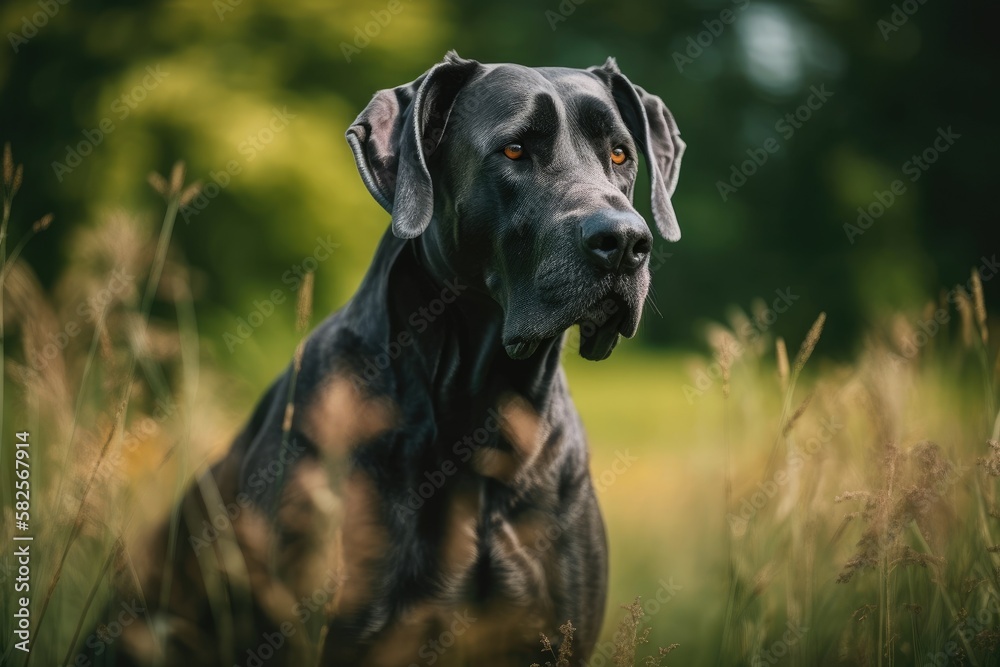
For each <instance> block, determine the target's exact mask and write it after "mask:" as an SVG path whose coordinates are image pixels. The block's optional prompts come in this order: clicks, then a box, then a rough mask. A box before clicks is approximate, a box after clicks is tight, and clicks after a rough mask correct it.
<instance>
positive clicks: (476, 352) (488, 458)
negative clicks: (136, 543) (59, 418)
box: [118, 52, 684, 667]
mask: <svg viewBox="0 0 1000 667" xmlns="http://www.w3.org/2000/svg"><path fill="white" fill-rule="evenodd" d="M347 140H348V142H349V144H350V147H351V150H352V151H353V153H354V158H355V160H356V162H357V167H358V171H359V172H360V174H361V179H362V181H363V182H364V184H365V186H366V187H367V188H368V191H369V192H370V193H371V195H372V196H373V197H374V198H375V200H376V201H377V202H378V203H379V204H381V205H382V206H383V207H384V208H385V209H386V210H387V211H388V212H389V213H390V214H391V215H392V223H391V228H390V230H389V231H387V232H386V234H385V235H384V237H383V238H382V241H381V242H380V244H379V246H378V249H377V250H376V251H375V257H374V259H373V260H372V263H371V267H370V269H369V271H368V273H367V275H366V276H365V278H364V280H363V282H362V284H361V286H360V288H359V290H358V292H357V294H356V295H355V296H354V297H353V298H352V299H351V301H350V302H349V303H348V304H347V305H346V306H345V307H344V308H343V309H341V310H340V311H338V312H337V313H335V314H334V315H332V316H330V317H329V318H327V319H326V321H324V322H323V323H322V324H321V325H320V326H319V327H318V328H317V329H316V330H315V331H314V332H313V333H312V334H311V335H310V336H309V337H308V338H307V340H306V341H305V343H304V344H303V346H302V347H300V349H299V351H298V353H297V354H296V358H295V361H294V363H292V364H291V365H290V367H289V369H288V370H287V372H285V373H284V374H283V375H282V376H281V377H280V378H279V379H278V380H277V381H276V382H275V383H274V385H273V386H272V387H271V388H270V390H269V391H268V392H267V394H266V395H265V396H264V398H263V399H262V401H261V402H260V404H259V405H258V407H257V408H256V411H255V412H254V414H253V415H252V417H251V419H250V421H249V423H248V424H247V425H246V427H245V429H244V430H243V431H242V433H241V434H240V435H239V436H238V437H237V438H236V441H235V442H234V444H233V446H232V448H231V450H230V452H229V454H228V456H227V457H226V458H224V459H223V460H222V461H221V462H220V463H218V464H217V465H216V466H214V468H213V469H212V470H211V471H210V473H208V474H206V475H204V476H203V477H202V478H201V479H200V480H199V482H198V484H197V485H196V486H195V488H194V489H193V490H192V492H191V493H190V494H189V495H188V497H187V499H186V500H185V502H184V503H182V511H181V512H180V514H181V521H180V528H179V532H178V533H177V536H176V537H175V538H173V540H172V542H171V540H170V539H168V537H167V534H166V533H165V534H164V536H163V540H161V541H160V542H158V543H157V544H156V546H155V548H154V554H155V553H160V551H159V550H161V549H163V548H167V547H169V545H170V544H173V546H172V547H171V550H172V553H174V554H175V555H174V560H173V566H172V567H169V568H164V569H162V570H161V571H159V572H158V573H156V574H154V575H153V576H152V577H151V581H150V583H149V584H148V585H147V588H146V590H147V595H146V596H145V597H146V599H147V600H150V602H149V604H150V607H151V609H150V611H149V615H150V617H151V618H152V622H151V623H145V624H137V626H140V625H141V627H145V628H146V629H147V632H146V635H141V634H139V633H132V634H134V635H135V636H132V637H127V641H125V642H123V645H122V646H121V647H118V650H119V653H120V654H124V655H126V656H128V658H129V659H130V660H132V661H135V662H138V663H144V662H145V661H146V660H145V659H144V658H143V656H145V657H146V658H148V657H149V656H151V655H153V654H157V655H159V658H158V659H159V660H160V664H182V665H196V664H225V665H229V664H234V665H246V666H247V667H254V666H255V665H256V666H259V665H273V664H278V663H279V662H281V664H296V665H297V664H316V663H317V662H318V664H321V665H324V666H328V665H345V666H351V667H355V666H358V665H380V666H381V665H384V666H397V665H398V666H403V667H410V666H412V665H432V664H436V665H447V664H474V665H511V666H517V667H528V665H529V664H531V663H532V662H535V661H538V660H539V659H544V656H542V655H541V654H540V652H539V649H540V644H539V633H545V634H546V635H547V636H548V637H550V638H551V639H552V641H553V643H554V644H555V646H556V647H558V640H559V637H560V633H559V626H560V625H562V624H564V623H565V622H566V621H570V622H571V623H572V624H573V626H574V628H575V639H574V644H573V658H572V661H573V662H572V664H584V661H585V660H586V659H587V658H588V656H589V655H590V654H591V653H592V652H593V649H594V647H595V643H596V641H597V639H598V635H599V632H600V628H601V621H602V616H603V613H604V608H605V595H606V582H607V563H608V561H607V542H606V538H605V531H604V524H603V522H602V519H601V514H600V510H599V508H598V504H597V500H596V498H595V494H594V488H593V485H592V482H591V478H590V472H589V468H588V464H589V454H588V450H587V445H586V441H585V436H584V431H583V427H582V425H581V422H580V418H579V416H578V414H577V412H576V410H575V408H574V406H573V403H572V401H571V399H570V396H569V392H568V389H567V385H566V379H565V376H564V374H563V371H562V369H561V366H560V352H561V350H562V348H563V339H564V334H565V332H566V331H567V329H569V328H570V327H572V326H573V325H579V326H580V337H579V352H580V354H581V355H582V356H583V357H585V358H587V359H592V360H601V359H605V358H606V357H608V356H609V355H610V354H611V351H612V349H613V348H614V347H615V345H616V343H617V342H618V339H619V336H625V337H630V336H632V335H633V334H635V332H636V329H637V326H638V323H639V317H640V314H641V312H642V307H643V303H644V299H645V297H646V293H647V289H648V286H649V280H650V276H649V266H648V265H649V255H650V251H651V246H652V243H653V236H652V234H651V233H650V231H649V229H648V228H647V225H646V222H645V221H644V220H643V218H642V217H641V216H640V214H639V213H638V212H637V211H636V209H635V208H634V207H633V205H632V200H633V189H634V186H635V182H636V177H637V172H638V156H639V155H640V153H641V154H642V155H644V156H645V161H646V169H647V171H648V173H649V176H650V179H651V184H650V187H651V193H652V211H653V217H654V220H655V223H656V227H657V228H658V230H659V233H660V234H661V235H662V236H663V237H665V238H666V239H668V240H670V241H676V240H677V239H678V238H679V237H680V230H679V228H678V225H677V220H676V217H675V214H674V209H673V206H672V204H671V194H672V192H673V190H674V187H675V184H676V182H677V178H678V170H679V167H680V161H681V155H682V153H683V151H684V143H683V142H682V141H681V139H680V136H679V133H678V130H677V126H676V124H675V123H674V119H673V117H672V116H671V114H670V112H669V111H668V110H667V108H666V106H665V105H664V104H663V102H662V101H661V100H660V98H659V97H657V96H655V95H651V94H649V93H647V92H646V91H645V90H643V89H642V88H640V87H638V86H636V85H633V84H632V83H631V82H630V81H629V80H628V79H627V78H626V77H625V75H624V74H622V73H621V71H620V70H619V68H618V66H617V65H616V63H615V61H614V60H613V59H609V60H608V61H607V62H606V63H605V64H604V65H601V66H596V67H591V68H589V69H585V70H581V69H568V68H557V67H543V68H529V67H523V66H520V65H513V64H494V65H490V64H482V63H479V62H476V61H474V60H466V59H463V58H461V57H459V56H458V55H457V54H455V53H454V52H452V53H449V54H448V55H447V56H446V57H445V59H444V60H443V61H442V62H440V63H438V64H437V65H435V66H434V67H432V68H431V69H430V70H428V71H427V72H426V73H425V74H423V75H421V76H420V77H418V78H417V79H416V80H414V81H413V82H411V83H408V84H406V85H402V86H399V87H396V88H393V89H390V90H382V91H379V92H378V93H376V94H375V96H374V98H373V99H372V100H371V103H370V104H369V105H368V106H367V108H366V109H365V110H364V111H363V112H362V113H361V115H360V116H358V118H357V120H356V121H355V122H354V124H353V125H351V127H350V129H349V130H348V131H347ZM167 572H169V581H167V582H165V581H164V579H165V577H164V573H167ZM164 590H167V591H168V593H167V594H166V596H163V595H161V596H160V598H161V599H165V600H166V601H167V602H166V603H164V604H162V605H157V604H156V603H154V602H153V601H151V600H152V599H153V598H156V595H155V593H156V592H162V591H164ZM149 591H153V592H154V595H150V594H149ZM311 647H313V648H311ZM315 647H320V648H315ZM164 653H165V656H164ZM282 661H283V662H282Z"/></svg>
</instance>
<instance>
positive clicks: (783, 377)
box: [774, 336, 788, 391]
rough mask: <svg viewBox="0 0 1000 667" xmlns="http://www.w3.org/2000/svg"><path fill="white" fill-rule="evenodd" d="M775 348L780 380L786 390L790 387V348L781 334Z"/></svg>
mask: <svg viewBox="0 0 1000 667" xmlns="http://www.w3.org/2000/svg"><path fill="white" fill-rule="evenodd" d="M774 350H775V354H776V355H777V357H778V380H779V381H780V382H781V391H785V390H787V389H788V348H787V347H786V346H785V339H784V338H782V337H781V336H778V339H777V340H776V341H775V342H774Z"/></svg>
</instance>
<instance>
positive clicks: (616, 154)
mask: <svg viewBox="0 0 1000 667" xmlns="http://www.w3.org/2000/svg"><path fill="white" fill-rule="evenodd" d="M627 159H628V154H627V153H626V152H625V149H624V148H622V147H621V146H615V147H614V148H612V149H611V161H612V162H614V163H615V164H623V163H624V162H625V160H627Z"/></svg>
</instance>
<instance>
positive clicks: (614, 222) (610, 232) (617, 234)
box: [580, 211, 653, 273]
mask: <svg viewBox="0 0 1000 667" xmlns="http://www.w3.org/2000/svg"><path fill="white" fill-rule="evenodd" d="M580 231H581V236H580V239H581V242H582V244H583V251H584V253H585V254H586V255H587V257H588V258H589V259H590V261H592V262H594V263H595V264H597V266H599V267H601V268H602V269H606V270H608V271H619V272H622V273H625V272H629V271H635V270H636V269H638V268H639V267H640V266H642V263H643V262H644V261H645V260H646V257H648V256H649V252H650V250H651V249H652V246H653V235H652V234H650V232H649V229H648V228H647V227H646V222H645V221H644V220H643V219H642V218H641V217H639V216H638V215H637V214H635V213H628V212H625V211H607V212H602V213H598V214H595V215H591V216H589V217H587V218H586V219H584V221H583V223H582V224H581V225H580Z"/></svg>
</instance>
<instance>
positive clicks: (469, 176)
mask: <svg viewBox="0 0 1000 667" xmlns="http://www.w3.org/2000/svg"><path fill="white" fill-rule="evenodd" d="M347 139H348V141H349V143H350V145H351V148H352V150H353V151H354V156H355V159H356V160H357V164H358V170H359V171H360V172H361V177H362V179H363V180H364V182H365V185H366V186H367V187H368V190H369V191H370V192H371V194H372V195H373V196H374V197H375V199H376V200H377V201H378V202H379V203H380V204H381V205H382V206H383V207H385V209H386V210H387V211H389V212H390V213H392V230H393V233H394V234H395V235H396V236H399V237H402V238H416V237H418V236H420V237H421V238H420V243H421V245H422V246H423V251H424V256H425V257H426V258H427V261H428V264H429V266H430V267H431V269H432V271H434V272H435V273H439V274H441V276H442V277H449V276H450V277H455V276H459V277H462V278H464V279H465V280H468V281H470V284H471V285H473V286H474V287H477V288H479V289H480V290H481V291H482V292H484V293H486V294H488V295H489V296H490V297H491V298H492V299H493V300H495V301H496V302H497V303H498V304H499V305H500V307H501V308H502V310H503V314H504V322H503V334H502V335H503V345H504V347H505V348H506V350H507V353H508V354H509V355H510V356H511V357H513V358H518V359H519V358H527V357H528V356H530V355H531V354H532V353H533V352H534V351H535V349H536V348H537V347H538V345H539V343H541V342H542V341H544V340H547V339H550V338H553V337H555V336H558V335H560V334H561V333H562V332H563V331H565V330H566V329H568V328H569V327H571V326H572V325H573V324H580V326H581V340H580V353H581V355H583V356H584V357H586V358H588V359H604V358H605V357H607V356H608V355H609V354H611V351H612V349H613V348H614V346H615V344H616V343H617V342H618V336H619V334H621V335H624V336H626V337H631V336H632V335H634V334H635V332H636V329H637V327H638V323H639V317H640V315H641V313H642V306H643V303H644V300H645V297H646V292H647V290H648V288H649V255H650V252H651V250H652V243H653V237H652V234H651V233H650V232H649V229H648V228H647V226H646V223H645V221H644V220H643V218H642V217H641V216H640V215H639V213H638V212H637V211H636V210H635V208H634V207H633V206H632V197H633V191H634V186H635V180H636V174H637V171H638V168H637V162H636V161H637V158H638V155H639V153H640V152H641V153H642V154H643V155H645V158H646V164H647V170H648V172H649V174H650V179H651V190H652V210H653V217H654V219H655V221H656V226H657V228H658V229H659V231H660V234H662V235H663V237H664V238H666V239H668V240H670V241H676V240H677V239H678V238H680V228H679V227H678V225H677V219H676V216H675V214H674V209H673V206H672V204H671V201H670V196H671V194H672V193H673V190H674V186H675V185H676V183H677V177H678V171H679V169H680V161H681V155H682V153H683V152H684V142H683V141H681V139H680V136H679V133H678V130H677V126H676V124H675V123H674V119H673V117H672V116H671V114H670V112H669V111H668V110H667V107H666V106H665V105H664V104H663V102H662V100H660V98H659V97H656V96H655V95H650V94H649V93H647V92H646V91H644V90H643V89H642V88H640V87H638V86H635V85H633V84H632V83H631V82H629V80H628V79H627V78H626V77H625V75H623V74H622V73H621V71H619V69H618V66H617V65H616V64H615V62H614V60H613V59H608V61H607V62H606V63H605V64H604V65H602V66H600V67H591V68H589V69H587V70H579V69H567V68H529V67H522V66H520V65H509V64H502V65H485V64H481V63H478V62H476V61H473V60H465V59H462V58H460V57H458V56H457V55H456V54H454V53H449V54H448V56H447V57H446V58H445V60H444V61H443V62H441V63H439V64H437V65H435V66H434V67H432V68H431V69H430V70H429V71H428V72H427V73H425V74H424V75H423V76H421V77H420V78H418V79H417V80H415V81H413V82H412V83H410V84H407V85H405V86H399V87H397V88H394V89H391V90H383V91H379V92H378V93H376V95H375V97H374V98H373V99H372V101H371V103H370V104H369V105H368V107H367V108H366V109H365V110H364V111H363V112H362V113H361V115H360V116H358V118H357V120H356V121H355V122H354V124H353V125H352V126H351V128H350V129H349V130H348V132H347Z"/></svg>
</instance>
